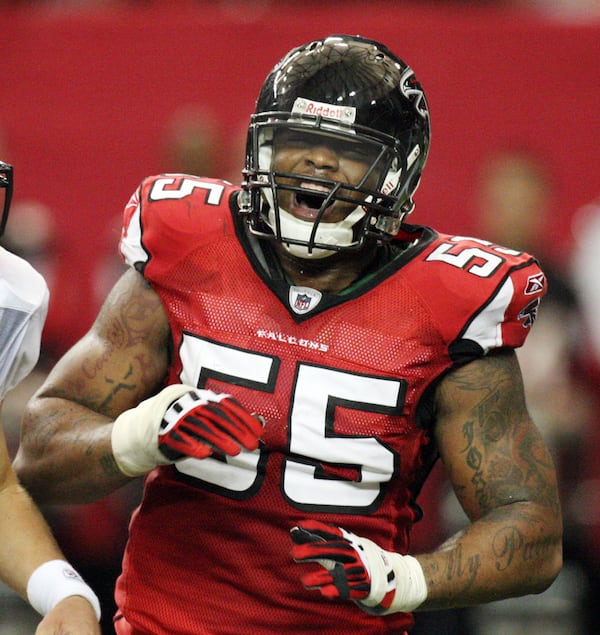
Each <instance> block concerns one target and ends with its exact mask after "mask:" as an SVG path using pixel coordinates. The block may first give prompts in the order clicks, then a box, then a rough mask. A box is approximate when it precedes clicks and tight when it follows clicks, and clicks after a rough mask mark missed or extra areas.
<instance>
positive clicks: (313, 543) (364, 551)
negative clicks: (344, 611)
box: [291, 520, 427, 615]
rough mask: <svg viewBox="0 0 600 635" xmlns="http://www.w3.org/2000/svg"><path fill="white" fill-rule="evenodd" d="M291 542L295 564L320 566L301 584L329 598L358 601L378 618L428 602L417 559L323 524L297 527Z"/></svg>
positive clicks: (303, 577)
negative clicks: (292, 543)
mask: <svg viewBox="0 0 600 635" xmlns="http://www.w3.org/2000/svg"><path fill="white" fill-rule="evenodd" d="M291 536H292V540H293V542H294V545H293V547H292V556H293V558H294V560H295V561H296V562H301V563H313V562H316V563H317V564H319V565H320V566H319V568H318V569H313V570H312V571H309V572H308V573H306V574H304V575H303V576H302V577H301V581H302V584H303V585H304V586H305V587H306V588H307V589H315V590H318V591H320V593H321V594H322V595H323V596H324V597H327V598H341V599H347V600H353V601H354V602H356V604H358V606H360V608H361V609H363V610H364V611H366V612H367V613H371V614H375V615H382V614H383V615H386V614H388V613H395V612H398V611H404V612H410V611H414V609H415V608H417V607H418V606H420V605H421V604H422V603H423V602H424V601H425V599H426V598H427V585H426V582H425V576H424V575H423V570H422V568H421V565H420V564H419V561H418V560H417V559H416V558H413V557H412V556H403V555H400V554H399V553H394V552H392V551H386V550H385V549H382V548H381V547H379V545H377V544H375V543H374V542H373V541H372V540H369V539H367V538H361V537H360V536H356V535H355V534H353V533H351V532H349V531H346V530H345V529H342V528H341V527H335V526H332V525H326V524H325V523H322V522H319V521H318V520H305V521H303V522H300V523H298V525H297V526H296V527H294V528H292V530H291Z"/></svg>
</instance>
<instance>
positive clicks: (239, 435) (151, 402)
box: [111, 384, 263, 476]
mask: <svg viewBox="0 0 600 635" xmlns="http://www.w3.org/2000/svg"><path fill="white" fill-rule="evenodd" d="M262 425H263V422H262V419H261V418H260V417H258V416H255V415H252V414H250V413H249V412H247V411H246V410H244V408H243V407H242V406H241V405H240V404H239V403H237V402H236V401H235V400H234V399H232V398H231V397H229V396H228V395H216V394H215V393H213V392H211V391H210V390H200V389H198V388H194V387H193V386H186V385H185V384H172V385H170V386H167V387H166V388H163V389H162V390H161V391H160V392H159V393H158V394H156V395H154V396H153V397H150V398H149V399H146V400H144V401H142V402H141V403H140V404H139V405H137V406H136V407H135V408H131V409H130V410H125V412H123V413H121V414H120V415H119V416H118V417H117V418H116V419H115V421H114V423H113V427H112V435H111V442H112V451H113V456H114V458H115V462H116V463H117V466H118V467H119V469H120V470H121V472H123V474H126V475H127V476H141V475H142V474H145V473H146V472H149V471H150V470H151V469H152V468H154V467H156V466H157V465H167V464H168V463H173V462H174V461H176V460H177V459H180V458H182V457H184V456H189V457H195V458H205V457H207V456H209V455H210V454H211V453H213V452H218V453H220V454H231V455H232V454H239V453H240V451H241V449H242V448H246V449H248V450H254V449H256V448H257V447H258V440H259V437H260V434H261V432H262Z"/></svg>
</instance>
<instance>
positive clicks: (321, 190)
mask: <svg viewBox="0 0 600 635" xmlns="http://www.w3.org/2000/svg"><path fill="white" fill-rule="evenodd" d="M300 187H302V188H303V190H304V191H302V192H296V193H295V194H294V196H293V201H292V207H293V211H292V213H294V215H296V216H298V217H300V218H305V219H310V220H313V219H315V218H316V216H317V214H318V213H319V211H320V209H321V206H322V205H323V201H324V200H325V199H326V198H327V196H328V194H329V192H330V190H329V189H328V188H326V187H324V186H320V185H315V184H314V183H310V184H309V183H301V184H300ZM308 190H310V191H308ZM332 207H333V204H331V205H329V206H328V207H327V209H326V210H325V213H327V210H328V209H331V208H332Z"/></svg>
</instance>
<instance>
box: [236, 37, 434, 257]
mask: <svg viewBox="0 0 600 635" xmlns="http://www.w3.org/2000/svg"><path fill="white" fill-rule="evenodd" d="M278 130H287V131H292V130H303V131H310V132H311V133H312V134H315V135H322V136H327V137H328V138H332V137H335V138H338V139H344V140H345V141H346V143H349V142H350V140H352V141H353V142H354V143H356V144H360V143H363V144H364V146H363V147H364V148H365V149H366V148H367V147H369V148H377V151H376V153H375V154H376V155H377V158H376V159H374V160H373V161H372V163H371V166H370V168H369V171H368V172H367V175H369V179H367V178H365V179H363V181H362V182H361V183H360V184H358V185H357V184H347V183H344V184H342V187H336V184H337V185H339V183H337V181H331V182H326V181H325V180H323V179H321V180H315V181H314V183H315V185H314V186H313V191H314V189H317V187H320V188H327V189H329V191H330V194H329V195H328V198H327V200H328V204H332V203H334V202H335V201H338V200H343V199H342V198H340V197H341V196H343V192H348V191H352V192H354V193H355V194H353V196H354V198H351V199H350V200H354V201H357V200H360V201H361V203H360V208H361V209H362V210H363V212H364V214H363V217H361V220H360V221H359V223H357V225H356V228H355V231H353V240H352V241H351V242H348V243H346V242H343V243H341V242H340V243H338V244H336V245H332V244H329V245H325V244H324V245H322V247H323V248H324V249H330V250H334V249H335V250H339V249H345V248H357V247H359V246H360V245H361V244H362V243H363V242H364V240H365V239H366V237H367V236H369V235H374V236H375V237H376V238H377V239H382V238H390V237H391V236H393V235H395V234H397V232H398V230H399V228H400V225H401V223H402V220H403V218H404V217H405V216H406V214H407V213H410V211H412V208H413V207H414V203H413V200H412V196H413V194H414V192H415V191H416V187H417V185H418V183H419V178H420V175H421V172H422V170H423V167H424V165H425V162H426V160H427V155H428V152H429V139H430V126H429V110H428V105H427V100H426V98H425V93H424V91H423V89H422V87H421V85H420V84H419V83H418V81H417V80H416V78H415V76H414V73H413V71H412V69H411V68H410V67H409V66H408V65H407V64H406V63H405V62H403V61H402V60H401V59H400V58H398V57H397V56H396V55H395V54H393V53H392V52H391V51H390V50H389V49H388V48H387V47H385V46H384V45H382V44H380V43H379V42H376V41H374V40H369V39H366V38H363V37H360V36H348V35H331V36H328V37H326V38H324V39H322V40H315V41H313V42H309V43H307V44H304V45H302V46H299V47H297V48H295V49H293V50H292V51H290V52H289V53H288V54H287V55H286V56H285V57H284V58H283V59H282V60H280V62H278V63H277V64H276V65H275V67H274V68H273V69H272V71H271V72H270V73H269V74H268V75H267V78H266V79H265V82H264V84H263V86H262V89H261V91H260V94H259V96H258V99H257V102H256V110H255V113H254V115H253V116H252V121H251V125H250V128H249V133H248V144H247V148H248V152H247V158H246V166H245V169H244V174H245V176H246V181H245V183H244V187H245V188H247V189H248V190H249V191H250V192H251V200H252V209H251V210H250V211H249V212H248V222H249V226H250V229H251V231H253V232H254V233H255V234H257V235H258V236H260V237H269V238H274V239H275V240H280V241H282V242H284V238H285V236H282V235H281V231H280V229H278V228H280V227H281V222H280V220H278V215H279V213H280V210H279V209H278V190H277V188H278V187H279V188H280V189H279V191H281V183H282V182H284V183H287V187H288V188H290V189H293V188H294V187H296V189H297V188H301V187H303V185H302V184H303V183H304V184H305V185H306V183H307V182H310V179H309V178H307V176H308V175H302V174H292V173H288V174H277V173H276V172H275V170H274V169H273V166H272V158H273V138H274V135H275V134H277V131H278ZM282 143H284V144H285V143H286V141H283V142H282ZM357 147H360V146H357ZM369 156H370V155H369ZM371 175H379V176H378V177H377V178H376V179H374V178H370V177H371ZM294 180H295V185H294V184H293V183H294ZM375 180H376V184H375V185H373V182H374V181H375ZM367 181H368V183H369V185H368V186H367V185H366V183H367ZM278 184H279V185H278ZM260 192H263V194H262V195H261V194H260ZM306 194H307V195H308V194H310V192H307V193H306ZM261 201H262V202H264V201H266V202H267V208H268V209H267V211H266V214H265V213H262V214H261V210H263V209H264V205H263V203H262V202H261ZM319 224H324V221H323V212H322V211H321V212H319V214H317V215H316V218H315V220H314V225H315V228H313V231H311V232H310V237H309V239H308V240H306V239H304V240H303V242H302V241H301V242H300V244H304V243H306V246H307V247H308V248H309V251H311V250H312V249H313V248H315V247H317V242H316V236H317V235H319V230H318V227H317V225H319ZM265 226H267V227H268V228H270V229H268V230H266V231H265ZM359 226H360V228H359ZM299 240H300V239H299Z"/></svg>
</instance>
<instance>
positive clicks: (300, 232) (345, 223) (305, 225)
mask: <svg viewBox="0 0 600 635" xmlns="http://www.w3.org/2000/svg"><path fill="white" fill-rule="evenodd" d="M269 198H270V197H269ZM364 215H365V212H364V210H363V209H362V207H356V208H355V209H354V211H353V212H351V213H350V214H348V216H346V218H344V219H342V220H341V221H338V222H337V223H323V222H321V223H319V226H318V227H317V232H316V234H315V240H314V242H315V243H320V244H322V245H331V246H332V247H333V246H335V247H349V246H351V245H352V244H353V243H354V242H355V241H354V234H353V231H352V230H353V227H354V225H356V223H357V222H358V221H360V220H361V219H362V218H363V217H364ZM279 223H280V229H281V243H282V244H283V246H284V247H285V249H286V250H287V251H288V252H289V253H290V254H291V255H292V256H296V258H314V259H320V258H327V257H328V256H332V255H333V254H335V250H334V249H313V250H312V251H310V252H309V251H308V247H307V246H306V245H296V244H293V243H287V242H285V239H286V238H289V239H292V240H302V241H305V242H308V241H309V240H310V235H311V234H312V231H313V227H314V223H313V222H312V221H304V220H300V219H299V218H296V217H295V216H293V215H292V214H290V213H289V212H287V211H286V210H284V209H283V208H281V207H280V208H279ZM268 224H269V226H270V227H271V229H272V230H273V231H274V232H275V233H276V232H277V230H276V227H277V225H276V222H275V212H274V211H273V206H272V205H269V218H268Z"/></svg>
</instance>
